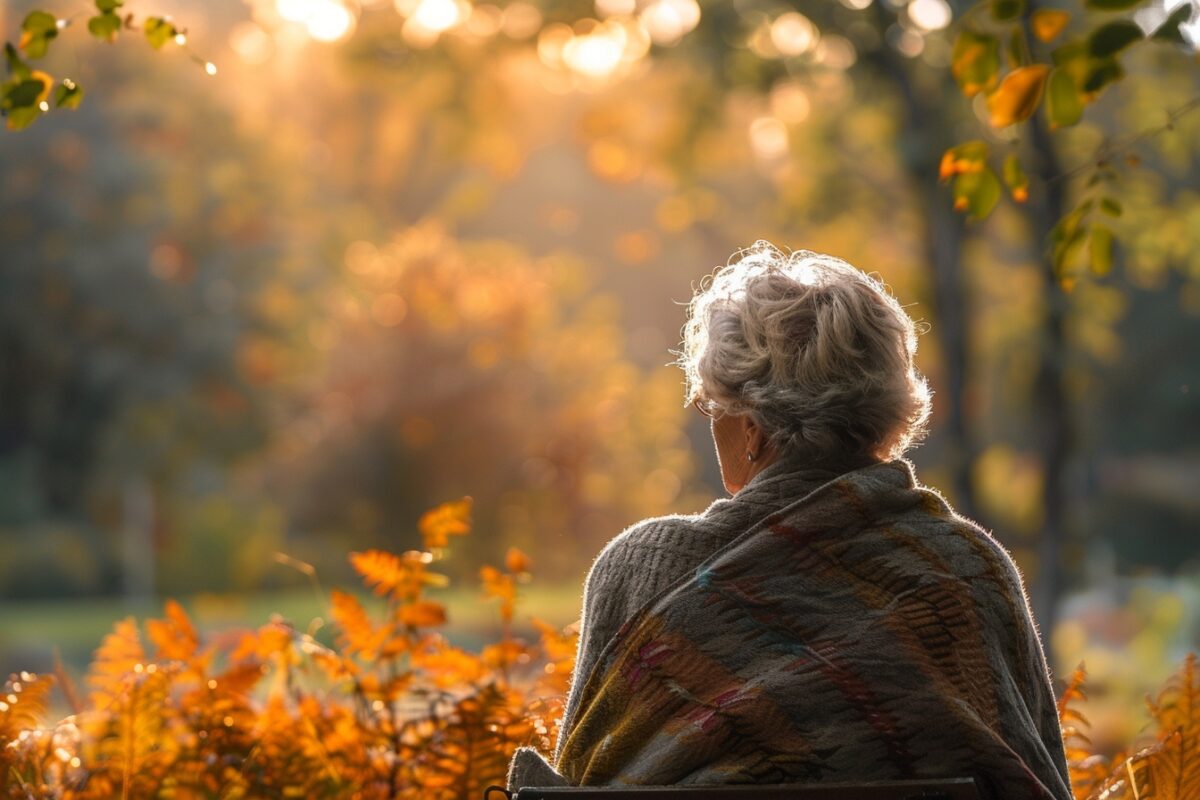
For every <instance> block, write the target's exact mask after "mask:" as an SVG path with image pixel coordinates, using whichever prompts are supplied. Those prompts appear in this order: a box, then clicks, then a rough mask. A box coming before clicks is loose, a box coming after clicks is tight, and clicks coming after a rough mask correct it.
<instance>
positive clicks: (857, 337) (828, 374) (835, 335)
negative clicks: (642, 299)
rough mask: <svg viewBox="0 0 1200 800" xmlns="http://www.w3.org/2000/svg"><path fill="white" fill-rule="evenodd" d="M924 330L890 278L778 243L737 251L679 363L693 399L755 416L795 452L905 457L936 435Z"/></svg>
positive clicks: (707, 297) (699, 298) (821, 456)
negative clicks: (924, 368) (925, 372)
mask: <svg viewBox="0 0 1200 800" xmlns="http://www.w3.org/2000/svg"><path fill="white" fill-rule="evenodd" d="M916 349H917V335H916V329H915V326H914V325H913V321H912V319H910V318H909V316H908V314H907V313H905V311H904V309H903V308H901V306H900V304H899V303H898V302H897V301H896V299H895V298H894V297H893V296H892V295H891V294H890V292H889V291H888V289H887V288H886V287H885V286H884V285H883V283H882V282H881V281H879V280H878V279H876V278H874V277H872V276H870V275H867V274H866V273H864V272H861V271H859V270H858V269H855V268H854V267H853V266H851V265H850V264H848V263H846V262H845V261H842V260H841V259H839V258H835V257H833V256H828V255H822V254H820V253H814V252H811V251H808V250H796V251H794V252H789V253H784V252H783V251H781V250H780V249H779V248H777V247H775V246H774V245H773V244H771V243H770V242H767V241H761V240H760V241H758V242H755V243H754V244H753V245H752V246H751V247H749V248H747V249H745V250H742V251H739V252H738V253H735V254H734V257H733V259H731V260H730V263H729V264H728V265H727V266H724V267H722V268H720V269H718V270H717V271H716V272H715V273H714V274H713V275H711V276H709V277H707V278H705V279H704V280H703V281H702V282H701V284H700V287H699V289H698V290H697V291H696V293H695V296H694V297H693V298H692V301H691V303H690V304H689V306H688V321H687V324H686V325H684V328H683V344H682V347H681V350H680V352H678V353H677V355H678V360H677V361H676V363H677V364H678V365H679V366H680V367H682V368H683V371H684V374H685V377H686V386H687V402H688V403H692V402H698V403H699V404H700V405H701V406H702V408H704V410H706V411H707V412H708V413H725V414H734V415H743V414H749V415H751V416H752V418H753V419H754V421H755V422H756V423H757V424H758V425H759V426H760V427H761V428H762V429H763V431H764V432H765V433H766V435H767V437H768V439H769V440H770V441H771V443H772V444H774V445H775V446H776V447H777V448H779V449H780V450H781V451H782V452H784V453H803V454H805V455H806V456H808V457H810V458H812V459H813V460H816V461H862V460H868V459H876V458H877V459H891V458H897V457H899V456H900V455H902V454H903V453H904V451H905V450H907V449H908V448H909V447H910V446H911V445H912V444H914V443H915V442H916V441H918V440H919V439H920V438H921V436H923V435H924V432H925V426H926V423H927V421H928V418H929V404H930V403H929V397H930V391H929V387H928V385H927V384H926V382H925V379H924V378H923V377H921V375H920V373H918V372H917V370H916V368H915V367H914V365H913V356H914V354H915V353H916Z"/></svg>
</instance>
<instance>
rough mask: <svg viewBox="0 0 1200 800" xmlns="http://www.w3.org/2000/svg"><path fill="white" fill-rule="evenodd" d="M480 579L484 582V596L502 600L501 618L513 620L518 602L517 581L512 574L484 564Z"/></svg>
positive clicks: (505, 620)
mask: <svg viewBox="0 0 1200 800" xmlns="http://www.w3.org/2000/svg"><path fill="white" fill-rule="evenodd" d="M479 580H480V582H481V583H482V584H483V596H484V597H486V598H487V599H488V600H499V601H500V618H501V619H502V620H504V622H506V623H507V622H511V621H512V618H513V612H514V609H515V607H516V603H517V582H516V580H515V579H514V578H513V576H512V575H509V574H508V573H506V572H501V571H500V570H498V569H496V568H495V567H492V566H484V567H481V568H480V570H479Z"/></svg>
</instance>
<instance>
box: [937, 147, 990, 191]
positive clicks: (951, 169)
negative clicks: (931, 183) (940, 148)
mask: <svg viewBox="0 0 1200 800" xmlns="http://www.w3.org/2000/svg"><path fill="white" fill-rule="evenodd" d="M987 157H988V143H987V142H985V141H983V140H982V139H972V140H971V141H969V142H963V143H962V144H960V145H956V146H954V147H951V148H950V149H949V150H947V151H946V152H944V153H942V163H941V166H940V167H939V168H938V179H939V180H942V181H947V180H950V179H951V178H953V177H954V176H955V175H961V174H963V173H964V172H982V171H983V170H984V169H985V168H986V167H987Z"/></svg>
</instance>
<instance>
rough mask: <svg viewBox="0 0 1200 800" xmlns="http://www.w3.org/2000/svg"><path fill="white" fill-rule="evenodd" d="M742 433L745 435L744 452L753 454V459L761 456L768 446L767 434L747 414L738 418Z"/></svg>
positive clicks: (755, 459)
mask: <svg viewBox="0 0 1200 800" xmlns="http://www.w3.org/2000/svg"><path fill="white" fill-rule="evenodd" d="M740 421H741V423H742V434H743V435H744V436H745V437H746V453H747V454H748V455H753V456H754V459H753V460H754V461H757V460H758V459H760V458H762V457H763V455H765V451H766V449H767V447H768V446H769V443H768V441H767V436H766V434H765V433H763V429H762V428H761V427H759V425H758V423H756V422H755V421H754V420H753V419H752V418H751V417H750V415H749V414H747V415H746V416H744V417H741V418H740Z"/></svg>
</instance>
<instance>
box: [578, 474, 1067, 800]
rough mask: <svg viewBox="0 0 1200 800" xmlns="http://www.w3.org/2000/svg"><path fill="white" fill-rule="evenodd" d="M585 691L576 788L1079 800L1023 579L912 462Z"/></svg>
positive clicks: (635, 633) (674, 603)
mask: <svg viewBox="0 0 1200 800" xmlns="http://www.w3.org/2000/svg"><path fill="white" fill-rule="evenodd" d="M582 680H583V686H582V689H581V690H579V691H581V692H582V695H581V696H580V697H579V698H578V699H577V700H576V703H577V706H576V708H577V710H576V711H575V713H574V717H573V718H572V717H569V718H568V719H567V720H566V722H565V725H564V733H563V734H562V736H561V737H560V738H561V742H560V746H559V748H558V751H559V752H558V754H557V757H556V759H555V768H556V769H557V770H558V772H559V773H560V774H561V775H562V776H564V778H565V779H566V781H567V782H568V783H569V784H571V785H577V786H608V785H631V784H632V785H667V786H673V785H685V784H695V785H706V784H755V783H757V784H770V783H807V784H819V783H839V782H861V781H886V780H903V779H931V778H954V777H970V778H973V779H974V781H975V784H976V786H977V787H978V789H979V792H980V796H981V797H982V798H985V800H1070V799H1071V796H1072V793H1071V788H1070V778H1069V776H1068V772H1067V764H1066V759H1065V757H1064V752H1063V750H1064V748H1063V741H1062V731H1061V729H1060V727H1059V720H1058V714H1057V709H1056V704H1055V698H1054V692H1053V690H1052V688H1051V685H1050V676H1049V672H1048V670H1047V668H1046V661H1045V657H1044V655H1043V653H1042V647H1041V643H1040V642H1039V640H1038V635H1037V630H1036V628H1035V627H1034V624H1033V619H1032V616H1031V615H1030V612H1029V605H1028V602H1027V601H1026V598H1025V594H1024V587H1023V586H1022V582H1021V576H1020V573H1019V572H1018V571H1017V568H1016V566H1015V565H1014V564H1013V561H1012V559H1011V558H1010V557H1009V555H1008V553H1007V552H1006V551H1005V550H1004V548H1003V547H1001V546H1000V545H999V543H997V542H996V541H995V540H994V539H993V538H992V537H991V536H989V535H988V533H987V532H986V531H984V530H982V529H981V528H979V527H978V526H977V525H975V524H974V523H972V522H970V521H969V520H966V519H964V518H962V517H960V516H958V515H957V514H955V513H954V511H953V510H952V509H951V508H950V507H949V506H948V505H947V504H946V502H945V500H943V499H942V498H941V496H939V495H938V494H937V493H936V492H933V491H931V490H930V489H927V488H925V487H923V486H921V485H920V484H918V483H917V482H916V479H915V477H914V475H913V472H912V465H911V464H909V463H908V462H907V461H903V460H898V461H890V462H886V463H877V464H871V465H868V466H864V467H862V468H860V469H856V470H852V471H850V472H847V473H845V474H842V475H839V476H838V477H836V478H835V479H833V480H831V481H828V482H826V483H824V484H822V485H821V486H819V487H817V488H816V489H814V490H813V491H811V492H807V493H806V494H805V495H804V496H803V497H801V498H800V499H797V500H795V501H793V502H791V503H789V504H788V505H787V506H785V507H784V508H782V509H780V510H778V511H776V512H774V513H772V514H770V515H769V516H768V517H767V518H766V519H764V520H761V521H760V522H759V524H756V525H752V526H751V527H749V528H748V529H745V530H744V531H743V532H742V533H741V534H740V535H738V536H737V537H735V538H734V540H733V541H731V542H730V543H729V544H727V545H726V546H725V547H722V548H721V549H720V550H719V551H717V552H716V553H714V554H713V555H712V556H711V557H710V558H709V559H707V560H706V561H705V562H704V563H703V564H701V565H699V566H698V567H697V568H696V569H695V570H694V571H693V572H692V573H691V574H690V575H686V576H684V577H683V578H681V579H680V580H679V581H677V582H676V583H674V584H672V585H671V586H669V587H667V588H666V589H665V590H664V591H662V592H661V593H660V594H658V595H657V596H655V597H654V598H653V599H651V600H650V602H648V603H646V604H645V605H643V606H642V607H641V608H639V609H638V610H637V611H636V612H635V613H634V615H633V616H632V617H631V618H630V619H629V620H627V621H626V622H625V623H624V624H622V625H621V627H620V629H619V630H618V631H617V633H616V634H615V636H614V637H613V638H612V639H611V640H610V641H609V642H608V643H607V644H606V645H605V646H604V648H603V650H602V651H601V653H600V655H599V657H598V659H597V661H596V663H595V666H594V667H593V668H592V669H591V671H590V674H589V675H588V676H587V677H586V678H583V679H582Z"/></svg>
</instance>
